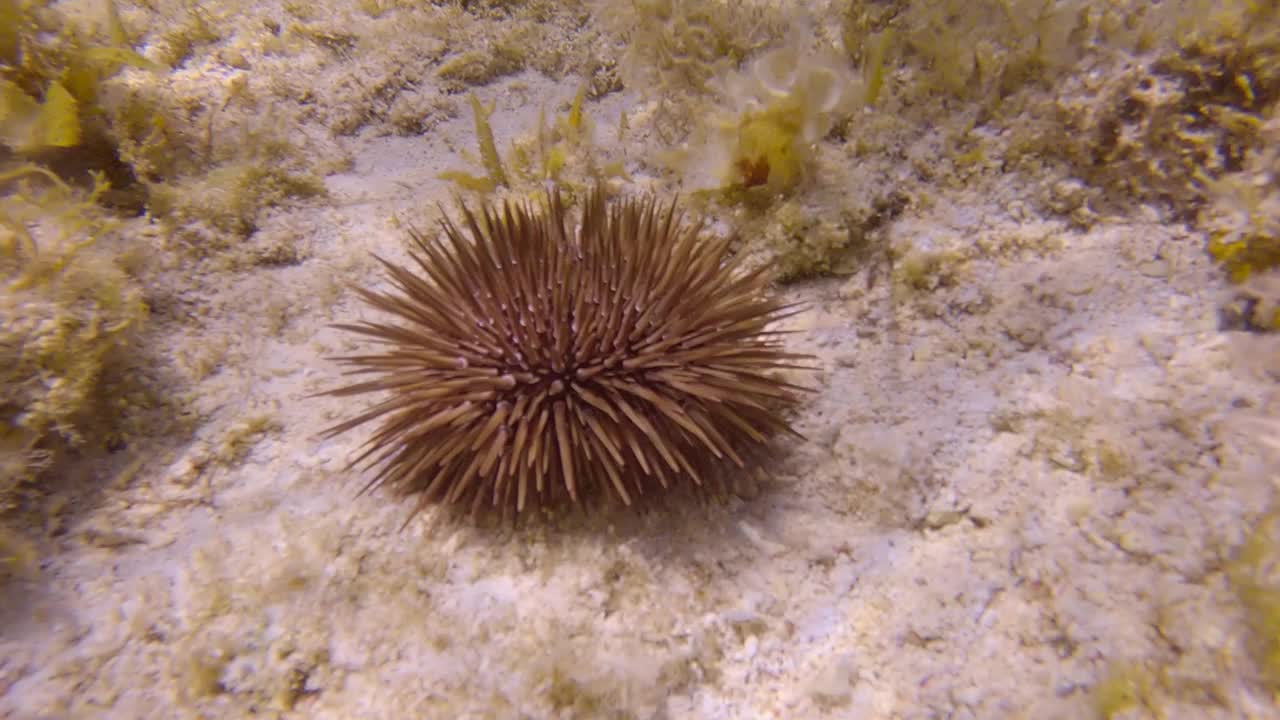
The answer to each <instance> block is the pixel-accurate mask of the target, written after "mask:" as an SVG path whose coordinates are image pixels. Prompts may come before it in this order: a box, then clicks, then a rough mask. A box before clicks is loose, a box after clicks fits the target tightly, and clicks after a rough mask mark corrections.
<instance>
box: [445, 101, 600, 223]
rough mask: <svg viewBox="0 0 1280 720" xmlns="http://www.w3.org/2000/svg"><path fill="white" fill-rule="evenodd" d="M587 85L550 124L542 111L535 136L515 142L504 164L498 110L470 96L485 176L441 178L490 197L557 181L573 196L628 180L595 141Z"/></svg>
mask: <svg viewBox="0 0 1280 720" xmlns="http://www.w3.org/2000/svg"><path fill="white" fill-rule="evenodd" d="M587 92H588V83H586V82H583V83H581V84H580V85H579V87H578V90H577V92H576V93H575V95H574V97H573V100H572V101H571V102H570V104H569V107H568V109H567V110H566V112H565V113H564V114H563V115H560V116H557V117H556V118H555V119H554V120H553V121H552V122H551V123H548V122H547V119H546V111H545V110H542V111H540V112H539V113H538V122H537V125H536V126H535V128H534V129H533V131H532V132H531V133H526V134H525V135H523V136H521V137H519V138H517V139H516V140H514V141H513V142H512V143H511V148H510V151H509V152H508V153H507V157H506V159H505V160H504V159H503V158H502V156H501V155H500V154H499V153H498V145H497V142H496V141H495V140H494V137H493V129H492V128H491V127H490V125H489V116H490V115H491V114H492V113H493V108H494V106H493V105H492V104H490V105H489V106H488V107H485V106H484V105H483V104H482V103H481V102H480V100H479V99H477V98H476V96H475V95H474V94H472V95H470V96H469V97H468V100H469V102H470V103H471V110H472V113H473V115H474V120H475V135H476V142H477V144H478V145H479V148H480V163H481V164H482V165H483V167H484V169H485V174H484V175H472V174H470V173H467V172H463V171H459V170H446V171H445V172H442V173H440V174H439V175H438V177H440V178H441V179H443V180H448V181H450V182H453V183H455V184H457V185H458V186H459V187H461V188H463V189H464V190H469V191H472V192H477V193H481V194H487V193H491V192H493V191H495V190H496V189H498V188H500V187H506V188H512V189H518V190H530V189H534V188H536V187H539V186H541V183H543V182H544V181H551V182H555V183H557V184H559V185H560V187H561V188H562V189H563V190H564V191H565V192H566V193H567V194H568V195H569V196H570V197H572V196H574V195H575V194H577V193H578V192H581V191H583V190H585V189H586V187H587V186H588V185H590V184H596V183H600V182H604V181H607V180H609V179H612V178H625V177H626V169H625V167H624V165H623V162H622V161H621V160H618V159H611V158H609V157H607V156H605V155H604V152H603V150H602V148H600V147H599V146H598V145H596V144H595V141H594V123H593V121H592V120H591V118H590V116H589V115H588V114H587V112H586V110H585V103H586V97H587Z"/></svg>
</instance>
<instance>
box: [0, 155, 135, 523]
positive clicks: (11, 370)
mask: <svg viewBox="0 0 1280 720" xmlns="http://www.w3.org/2000/svg"><path fill="white" fill-rule="evenodd" d="M0 186H8V187H10V188H11V191H10V192H9V193H8V194H7V195H5V196H4V197H3V198H0V278H2V279H3V286H0V328H2V329H0V423H2V424H0V505H2V504H3V503H4V502H5V501H6V496H9V497H8V499H10V500H11V493H12V491H13V490H14V489H15V488H16V487H17V486H18V485H19V483H21V482H24V481H27V480H30V479H32V478H34V477H35V476H36V475H37V474H38V473H39V472H40V471H41V470H42V469H43V468H44V466H45V465H46V464H47V462H48V461H49V460H50V459H51V457H52V456H51V452H50V443H51V441H57V442H60V443H65V444H70V445H76V444H81V443H83V442H85V441H86V439H87V438H86V436H85V435H84V434H83V432H82V428H83V427H84V426H86V425H93V424H95V420H94V418H93V414H94V412H95V410H96V408H97V405H96V403H97V402H98V400H99V399H100V398H99V392H98V391H99V387H100V380H101V378H102V375H103V373H104V372H105V371H106V370H107V368H108V366H109V365H110V363H111V361H112V358H113V356H114V353H115V352H116V351H117V350H119V349H120V348H121V347H123V345H124V343H125V342H126V341H127V338H128V337H129V335H130V333H131V331H132V330H133V329H134V328H135V327H136V326H137V325H138V324H139V323H140V322H141V321H142V319H143V317H144V315H145V313H146V309H145V306H144V305H143V303H142V295H141V290H140V288H139V287H138V286H137V284H136V283H135V282H134V281H133V280H132V279H131V278H130V277H129V276H128V275H127V274H126V273H125V272H124V271H123V270H122V269H121V268H120V267H119V266H118V265H117V264H116V261H115V258H116V256H115V255H114V254H113V253H111V252H108V251H107V250H105V249H102V248H100V247H99V245H100V244H101V242H102V240H103V239H104V238H106V237H108V236H109V235H111V234H113V233H114V232H115V231H116V229H117V226H116V223H115V222H114V221H112V220H111V219H110V218H109V217H107V216H106V215H105V214H104V213H103V211H102V210H101V209H100V207H99V206H98V201H99V199H100V198H101V196H102V194H103V193H105V192H106V190H107V183H106V181H105V179H104V178H103V177H102V176H101V175H96V176H95V184H94V187H93V189H92V190H91V191H89V192H87V193H84V192H79V191H76V190H74V189H72V188H71V187H70V186H69V185H67V184H66V183H65V182H63V181H62V180H61V179H59V178H58V177H57V176H56V175H54V174H53V173H52V172H50V171H48V170H46V169H44V168H40V167H38V166H35V165H31V164H27V165H24V166H21V167H19V168H17V169H14V170H10V171H8V172H5V173H0Z"/></svg>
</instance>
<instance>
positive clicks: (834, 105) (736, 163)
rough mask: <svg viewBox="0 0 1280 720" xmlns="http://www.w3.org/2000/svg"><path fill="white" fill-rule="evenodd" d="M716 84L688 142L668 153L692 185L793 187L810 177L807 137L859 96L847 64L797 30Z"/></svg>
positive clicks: (823, 131) (812, 139)
mask: <svg viewBox="0 0 1280 720" xmlns="http://www.w3.org/2000/svg"><path fill="white" fill-rule="evenodd" d="M717 86H718V88H719V95H720V98H721V104H720V106H719V107H718V108H717V109H716V110H714V111H713V113H712V115H711V119H710V121H709V123H708V126H707V127H705V128H703V130H702V132H701V133H699V135H698V136H697V140H696V141H695V142H696V145H695V147H693V148H692V149H690V148H689V147H687V146H686V147H685V148H684V149H683V150H682V151H680V152H678V153H676V154H674V155H673V156H672V160H673V161H674V165H675V166H676V167H677V169H678V170H679V171H681V173H682V175H683V176H684V180H685V183H686V185H687V186H688V187H690V188H691V189H693V190H695V191H708V190H709V191H726V192H729V193H735V192H743V191H752V190H753V189H755V188H761V189H763V190H764V191H765V192H767V193H769V194H777V193H785V192H789V191H791V190H793V189H795V188H796V187H797V186H798V185H800V183H801V182H802V181H803V180H805V179H806V178H808V177H810V176H811V173H812V165H813V146H814V144H815V143H817V142H818V141H820V140H822V139H823V137H825V136H826V135H827V133H828V132H830V131H831V129H832V128H833V127H834V126H835V124H836V123H837V122H838V120H839V119H840V118H841V117H843V116H846V115H848V114H849V113H850V112H852V110H853V109H854V107H855V106H856V104H857V103H858V102H860V101H861V100H862V99H863V98H864V97H865V94H864V92H863V91H862V89H861V83H860V82H859V80H858V77H857V75H856V74H855V73H854V71H853V69H852V68H851V67H849V66H848V65H847V63H845V62H844V61H842V60H841V59H840V58H838V57H836V56H835V54H834V53H833V52H831V51H829V50H827V49H823V48H818V49H811V48H809V47H807V46H806V38H805V34H804V33H802V32H796V33H793V35H792V36H791V38H790V40H789V41H788V43H787V44H785V45H783V46H781V47H778V48H775V49H773V50H771V51H769V52H767V53H765V54H763V55H761V56H760V57H758V58H756V59H755V60H754V61H752V62H751V63H750V64H749V65H747V67H745V68H744V69H743V70H741V71H737V72H733V73H729V74H728V75H726V76H724V77H722V78H721V79H720V80H719V81H718V83H717Z"/></svg>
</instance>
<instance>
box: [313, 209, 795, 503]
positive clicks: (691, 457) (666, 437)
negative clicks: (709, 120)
mask: <svg viewBox="0 0 1280 720" xmlns="http://www.w3.org/2000/svg"><path fill="white" fill-rule="evenodd" d="M462 218H463V221H464V222H463V223H462V224H463V226H464V227H465V228H466V230H467V232H465V233H464V232H463V231H462V230H461V229H459V227H458V226H457V225H455V224H454V223H453V222H451V221H450V220H448V219H445V220H444V221H443V222H442V226H443V236H442V238H441V240H440V241H439V242H438V243H433V242H431V241H429V240H428V239H427V238H426V237H425V236H423V235H422V234H420V233H418V232H412V233H411V238H412V240H413V245H414V247H413V249H412V250H411V252H410V257H411V258H412V264H413V265H416V268H415V269H411V268H410V267H407V266H400V265H397V264H394V263H391V262H388V261H386V260H384V259H382V258H378V260H379V262H381V263H382V265H383V266H384V268H385V269H386V272H387V274H388V276H389V279H390V282H391V285H392V286H393V288H394V289H393V290H392V291H388V292H376V291H372V290H367V289H363V288H357V289H356V290H357V292H358V293H359V294H360V296H361V297H362V298H363V299H364V300H365V301H366V302H368V303H369V304H370V305H372V306H373V307H374V308H376V309H378V310H381V311H384V312H386V313H388V314H390V315H392V316H394V317H395V318H396V320H397V323H396V324H385V323H380V322H370V321H361V322H358V323H354V324H342V325H338V326H337V327H339V328H341V329H344V330H348V331H350V332H353V333H358V334H360V335H362V336H364V337H366V338H369V339H371V340H372V341H373V342H374V343H375V344H377V345H379V346H380V348H379V350H378V351H377V352H375V353H372V354H363V355H352V356H347V357H341V358H337V360H338V362H340V363H342V364H343V365H345V366H346V367H348V368H349V370H348V371H347V373H346V374H348V375H365V376H368V379H366V380H364V381H363V382H357V383H355V384H352V385H349V386H347V387H342V388H339V389H336V390H330V391H328V392H326V393H324V394H326V395H336V396H353V395H360V394H364V393H374V392H384V393H386V395H385V398H384V399H382V400H381V401H380V402H377V403H376V404H374V405H373V406H372V407H371V408H370V409H368V410H367V411H366V412H364V413H362V414H360V415H357V416H356V417H353V418H351V419H350V420H347V421H345V422H342V423H340V424H338V425H335V426H333V427H331V428H329V429H328V430H326V431H325V433H326V435H327V436H330V437H332V436H335V435H338V434H341V433H344V432H346V431H348V430H351V429H352V428H355V427H357V426H359V425H362V424H364V423H368V422H371V421H375V420H376V421H378V423H379V424H378V426H377V429H376V431H375V432H374V433H373V434H372V436H371V437H370V438H369V439H368V441H367V442H366V443H365V445H364V446H363V451H362V452H361V453H360V454H359V456H358V457H356V458H355V459H354V460H353V461H352V465H353V466H355V465H359V464H361V463H365V462H367V463H368V464H369V467H376V468H378V470H377V472H376V474H375V476H374V478H373V480H372V481H371V482H370V483H369V485H368V486H366V489H368V488H369V487H375V486H379V485H385V486H388V487H390V488H393V489H394V490H397V491H399V492H400V493H401V494H403V495H416V496H417V501H418V505H417V508H416V509H415V513H416V512H417V510H420V509H421V508H423V507H424V506H425V505H427V504H429V503H437V502H443V503H446V504H450V505H455V504H456V505H461V506H463V507H467V506H469V508H470V510H471V512H472V513H473V514H483V513H487V512H489V511H496V512H498V513H499V514H501V515H503V516H506V517H511V518H514V517H515V516H522V515H524V514H526V513H528V512H531V511H533V510H536V509H538V508H557V507H563V506H566V505H569V504H579V505H581V504H587V503H590V504H594V501H597V500H601V499H604V498H605V497H607V496H610V495H611V496H612V497H613V498H614V499H616V500H618V501H621V502H622V503H623V504H625V505H629V506H638V505H641V504H642V503H643V502H644V501H646V500H650V499H652V498H654V497H655V496H656V495H658V494H659V493H660V492H661V491H664V490H667V489H673V488H678V487H687V488H694V489H695V492H700V493H702V494H706V493H708V492H709V491H710V492H712V494H715V491H722V490H723V488H724V477H723V475H722V474H721V471H722V470H724V469H726V468H727V467H728V466H729V464H730V463H732V464H734V465H736V466H738V467H740V468H741V467H743V466H744V465H745V462H744V459H743V458H744V454H745V453H746V451H747V450H748V449H750V448H752V447H761V446H762V444H763V443H764V442H765V441H766V439H767V438H768V437H769V436H770V435H771V434H773V433H775V432H778V431H786V432H794V431H792V430H791V428H790V427H789V426H788V424H787V422H786V421H785V420H784V419H783V417H782V415H781V413H782V412H783V411H784V410H785V408H786V406H787V405H788V404H790V403H791V402H792V401H794V399H795V398H796V397H797V391H799V390H802V389H803V388H800V387H798V386H796V385H792V384H789V383H786V382H783V381H781V380H778V379H775V378H773V377H771V371H772V370H774V369H777V368H785V367H794V365H792V362H793V361H796V360H801V359H803V358H805V357H807V356H804V355H798V354H794V353H788V352H786V351H785V350H784V349H783V347H782V342H781V337H780V335H781V334H782V333H781V331H777V330H771V329H769V326H770V324H771V323H772V322H774V321H775V320H778V319H780V318H782V317H784V316H786V315H787V314H788V313H789V312H791V311H793V310H794V307H793V306H791V305H787V304H785V303H783V302H781V301H780V300H778V299H776V298H774V297H772V296H771V295H769V294H768V293H767V292H766V289H767V284H768V280H767V278H766V276H765V274H764V270H763V269H757V270H755V271H751V272H746V271H742V270H740V269H739V268H738V267H737V266H736V265H735V263H734V262H732V261H731V259H730V257H729V254H728V250H729V240H728V239H717V238H712V237H709V236H708V235H707V234H706V233H704V232H702V228H701V225H694V224H690V223H685V222H682V221H681V218H680V217H679V216H678V215H677V213H676V204H675V202H672V203H670V204H669V205H666V206H665V207H664V206H660V204H659V203H658V201H657V200H656V199H653V198H649V199H643V200H623V201H619V202H614V203H608V202H606V200H605V197H604V194H603V192H602V191H601V190H599V189H597V190H595V191H593V192H591V193H590V194H589V195H588V196H587V198H586V202H585V203H584V207H583V209H582V217H581V220H580V221H579V223H578V225H577V228H576V233H571V232H569V223H568V218H567V213H566V210H565V203H564V201H563V199H562V198H561V195H560V193H559V192H558V191H552V192H549V193H548V194H547V196H546V198H545V200H544V201H542V202H540V203H537V204H534V203H529V204H513V203H511V202H507V203H505V204H504V205H503V206H501V207H500V208H495V207H492V206H485V207H483V208H482V209H481V211H480V213H479V214H478V215H477V214H475V213H472V212H471V211H470V210H468V209H467V208H465V207H464V208H463V211H462ZM410 517H412V515H411V516H410Z"/></svg>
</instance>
